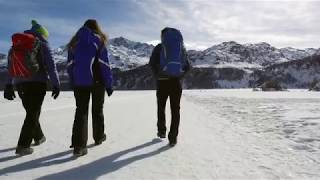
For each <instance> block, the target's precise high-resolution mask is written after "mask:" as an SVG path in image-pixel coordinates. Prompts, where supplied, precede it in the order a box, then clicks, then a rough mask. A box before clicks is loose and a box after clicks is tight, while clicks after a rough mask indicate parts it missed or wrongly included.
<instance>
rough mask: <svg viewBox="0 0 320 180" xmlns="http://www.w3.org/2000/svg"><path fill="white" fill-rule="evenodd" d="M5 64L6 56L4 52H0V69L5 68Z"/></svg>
mask: <svg viewBox="0 0 320 180" xmlns="http://www.w3.org/2000/svg"><path fill="white" fill-rule="evenodd" d="M6 64H7V56H6V55H5V54H1V53H0V71H4V70H5V66H6Z"/></svg>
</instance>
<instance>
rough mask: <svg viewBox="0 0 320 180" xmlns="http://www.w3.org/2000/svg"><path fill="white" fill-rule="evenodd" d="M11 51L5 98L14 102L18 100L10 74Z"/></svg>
mask: <svg viewBox="0 0 320 180" xmlns="http://www.w3.org/2000/svg"><path fill="white" fill-rule="evenodd" d="M10 57H11V49H10V50H9V52H8V65H7V72H8V74H7V82H6V86H5V88H4V92H3V97H4V98H5V99H8V100H14V98H16V95H15V94H14V88H13V79H12V77H11V75H10V73H9V67H10V63H11V59H10Z"/></svg>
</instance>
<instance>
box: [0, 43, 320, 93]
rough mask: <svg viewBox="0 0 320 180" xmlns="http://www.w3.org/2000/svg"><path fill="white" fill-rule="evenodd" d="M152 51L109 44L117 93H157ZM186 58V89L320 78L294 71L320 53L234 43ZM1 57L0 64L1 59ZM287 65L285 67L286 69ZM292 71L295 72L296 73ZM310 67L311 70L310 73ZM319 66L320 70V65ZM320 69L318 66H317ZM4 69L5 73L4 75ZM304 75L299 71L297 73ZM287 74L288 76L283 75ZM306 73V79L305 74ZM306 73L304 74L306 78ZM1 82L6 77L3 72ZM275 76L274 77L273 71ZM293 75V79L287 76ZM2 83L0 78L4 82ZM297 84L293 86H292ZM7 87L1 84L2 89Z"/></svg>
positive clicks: (61, 56) (62, 54)
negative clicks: (189, 65) (189, 67)
mask: <svg viewBox="0 0 320 180" xmlns="http://www.w3.org/2000/svg"><path fill="white" fill-rule="evenodd" d="M153 48H154V46H153V45H150V44H146V43H140V42H134V41H130V40H128V39H126V38H124V37H118V38H114V39H110V41H109V43H108V50H109V56H110V63H111V66H112V67H113V68H114V70H113V72H114V76H115V82H116V86H117V88H118V89H153V88H154V87H155V85H154V83H153V82H154V79H153V77H152V73H151V72H150V69H149V67H147V66H146V64H147V63H148V60H149V57H150V55H151V53H152V50H153ZM65 49H66V48H65V46H61V47H59V48H56V49H53V51H52V53H53V57H54V60H55V61H56V62H57V68H58V71H59V74H60V78H61V82H62V84H64V85H65V86H63V87H67V86H68V85H67V83H68V75H67V73H66V60H67V52H66V50H65ZM188 55H189V57H190V61H191V63H192V66H193V67H194V68H193V70H192V71H191V72H190V73H189V75H188V76H187V77H186V81H185V84H184V87H186V88H245V87H252V86H255V85H256V84H257V83H258V82H257V81H261V80H266V77H267V78H269V79H270V78H272V76H267V74H270V73H271V72H270V68H269V67H281V68H279V73H278V75H279V76H281V77H280V78H277V79H278V80H280V81H281V82H283V83H282V84H285V85H286V86H287V87H304V88H306V87H307V86H308V84H309V83H310V81H311V80H310V79H312V80H313V79H319V80H320V77H319V78H318V76H315V75H313V73H315V69H314V68H310V66H309V65H306V66H307V68H304V69H301V68H297V66H294V64H295V63H294V62H295V61H299V63H300V64H302V65H303V64H305V63H306V64H308V63H309V62H308V61H306V60H305V59H307V58H308V57H311V58H312V57H313V56H314V57H315V56H316V55H320V49H313V48H308V49H295V48H291V47H287V48H280V49H279V48H275V47H273V46H271V45H270V44H268V43H265V42H262V43H257V44H239V43H237V42H234V41H230V42H224V43H221V44H217V45H214V46H212V47H210V48H208V49H206V50H203V51H196V50H189V51H188ZM0 57H1V58H2V59H3V60H0V73H1V71H3V70H4V66H5V64H6V60H5V55H1V56H0ZM1 58H0V59H1ZM317 58H318V57H317ZM283 64H286V66H283V67H282V65H283ZM291 66H294V67H295V68H292V67H291ZM308 67H309V68H308ZM317 67H318V65H317ZM319 68H320V67H319ZM1 69H2V70H1ZM300 70H301V72H299V71H300ZM283 72H286V73H283ZM301 73H302V74H301ZM303 73H304V74H303ZM1 74H4V75H1V76H2V79H3V78H5V76H6V74H5V73H4V72H2V73H1ZM271 74H272V75H274V76H275V75H276V74H277V73H276V72H272V73H271ZM288 74H290V76H289V75H288ZM294 74H299V75H297V76H303V77H304V78H303V79H301V78H297V79H295V80H294V84H288V82H287V81H289V80H288V79H287V78H291V77H295V75H294ZM0 79H1V78H0ZM292 82H293V81H292ZM1 87H3V85H1V84H0V88H1Z"/></svg>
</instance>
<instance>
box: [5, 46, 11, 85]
mask: <svg viewBox="0 0 320 180" xmlns="http://www.w3.org/2000/svg"><path fill="white" fill-rule="evenodd" d="M10 54H11V49H10V50H9V52H8V56H7V59H8V64H7V72H8V74H7V82H6V83H7V84H13V79H12V77H11V76H10V74H9V63H10V56H11V55H10Z"/></svg>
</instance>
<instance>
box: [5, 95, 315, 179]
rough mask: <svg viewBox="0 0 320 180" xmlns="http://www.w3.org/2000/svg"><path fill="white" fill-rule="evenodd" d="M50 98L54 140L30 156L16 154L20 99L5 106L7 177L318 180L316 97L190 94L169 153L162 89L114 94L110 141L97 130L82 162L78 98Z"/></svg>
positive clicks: (46, 116) (108, 110) (48, 125)
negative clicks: (77, 152)
mask: <svg viewBox="0 0 320 180" xmlns="http://www.w3.org/2000/svg"><path fill="white" fill-rule="evenodd" d="M49 93H50V92H48V95H47V96H48V97H46V101H45V103H44V105H43V112H42V115H41V124H42V127H43V130H44V133H45V135H46V137H47V142H46V143H45V144H42V145H41V146H39V147H35V148H34V149H35V152H34V153H33V154H32V155H29V156H25V157H16V156H15V154H14V149H15V145H16V143H17V139H18V135H19V131H20V127H21V125H22V122H23V117H24V111H23V109H22V107H21V105H20V104H21V102H20V101H19V100H18V99H17V100H15V101H13V102H9V101H5V100H3V99H1V100H0V109H1V113H0V132H1V134H0V142H1V143H0V179H68V180H69V179H231V178H232V179H319V178H320V131H319V130H320V106H319V104H320V93H317V92H308V91H305V90H293V91H290V92H253V91H251V90H248V89H245V90H186V91H184V92H183V97H182V103H181V126H180V136H179V139H178V144H177V146H176V147H174V148H169V147H168V146H167V143H168V142H167V140H159V139H157V138H156V137H155V135H156V98H155V91H116V92H115V94H114V95H113V96H112V97H111V98H106V104H105V122H106V133H107V136H108V139H107V141H106V142H105V143H103V144H102V145H100V146H92V145H91V144H92V143H93V139H92V135H91V130H90V131H89V142H88V145H89V151H88V154H87V155H86V156H84V157H80V158H78V159H74V158H73V157H72V151H71V150H70V149H69V148H68V147H69V145H70V136H71V129H72V123H73V117H74V98H73V95H72V93H70V92H64V93H62V94H61V96H60V97H59V99H58V100H53V99H51V98H50V97H49ZM0 95H1V96H2V93H0ZM169 114H170V113H169V112H168V113H167V115H168V121H169V122H170V118H169ZM89 119H90V118H89ZM169 122H168V123H169ZM89 124H90V126H89V127H91V123H89ZM89 129H90V128H89Z"/></svg>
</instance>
